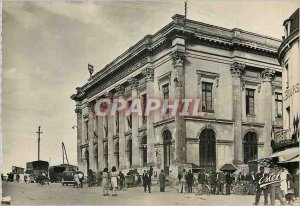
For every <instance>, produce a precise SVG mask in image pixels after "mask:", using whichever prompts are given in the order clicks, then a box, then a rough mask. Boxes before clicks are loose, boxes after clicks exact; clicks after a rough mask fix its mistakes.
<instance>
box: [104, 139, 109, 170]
mask: <svg viewBox="0 0 300 206" xmlns="http://www.w3.org/2000/svg"><path fill="white" fill-rule="evenodd" d="M103 147H104V148H103V156H104V164H105V167H108V144H107V142H105V143H104V145H103Z"/></svg>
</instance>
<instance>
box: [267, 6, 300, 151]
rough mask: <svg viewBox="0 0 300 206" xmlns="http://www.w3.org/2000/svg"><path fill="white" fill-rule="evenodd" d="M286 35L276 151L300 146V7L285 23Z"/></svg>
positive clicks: (280, 51)
mask: <svg viewBox="0 0 300 206" xmlns="http://www.w3.org/2000/svg"><path fill="white" fill-rule="evenodd" d="M283 26H284V31H285V36H284V37H283V42H282V43H281V45H280V47H279V49H278V60H279V62H280V64H281V66H282V89H283V96H282V101H283V121H284V122H283V130H281V131H279V132H277V133H276V134H275V138H274V144H273V149H274V151H278V150H283V149H286V148H289V147H295V146H296V147H298V146H299V133H300V131H299V128H300V127H299V119H300V92H299V89H300V85H299V83H300V68H299V9H297V10H296V11H295V12H294V13H293V14H292V15H291V17H290V18H288V19H287V20H285V21H284V23H283Z"/></svg>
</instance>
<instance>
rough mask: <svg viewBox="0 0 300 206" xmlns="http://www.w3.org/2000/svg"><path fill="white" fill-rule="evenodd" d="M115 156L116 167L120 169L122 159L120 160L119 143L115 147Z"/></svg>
mask: <svg viewBox="0 0 300 206" xmlns="http://www.w3.org/2000/svg"><path fill="white" fill-rule="evenodd" d="M114 154H115V160H116V167H117V168H119V165H120V161H119V159H120V158H119V141H118V142H117V143H116V145H115V151H114Z"/></svg>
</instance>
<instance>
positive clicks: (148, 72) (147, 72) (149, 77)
mask: <svg viewBox="0 0 300 206" xmlns="http://www.w3.org/2000/svg"><path fill="white" fill-rule="evenodd" d="M143 75H144V77H145V79H146V81H154V69H153V68H151V67H147V68H145V69H144V70H143Z"/></svg>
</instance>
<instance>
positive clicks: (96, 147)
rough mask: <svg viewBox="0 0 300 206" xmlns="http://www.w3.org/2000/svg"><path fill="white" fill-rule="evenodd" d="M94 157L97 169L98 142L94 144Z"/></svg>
mask: <svg viewBox="0 0 300 206" xmlns="http://www.w3.org/2000/svg"><path fill="white" fill-rule="evenodd" d="M94 159H95V162H96V169H98V167H99V165H98V144H94Z"/></svg>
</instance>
